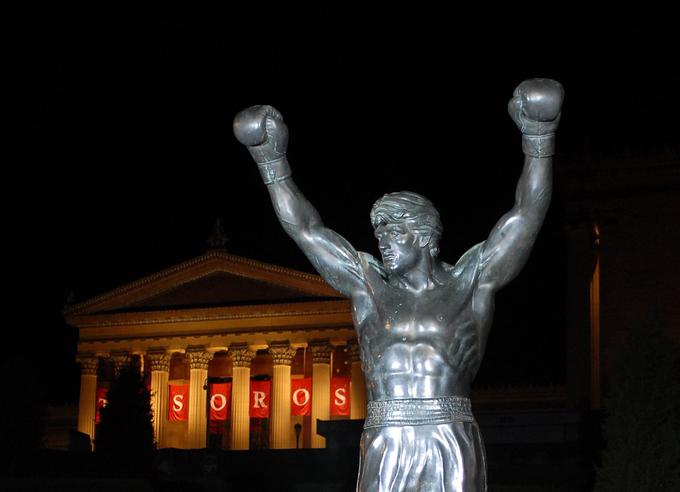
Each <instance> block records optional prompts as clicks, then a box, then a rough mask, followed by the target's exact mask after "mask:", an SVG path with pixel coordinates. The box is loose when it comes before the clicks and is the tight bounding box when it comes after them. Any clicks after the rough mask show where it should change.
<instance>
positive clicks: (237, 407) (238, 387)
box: [229, 345, 255, 450]
mask: <svg viewBox="0 0 680 492" xmlns="http://www.w3.org/2000/svg"><path fill="white" fill-rule="evenodd" d="M229 355H230V356H231V360H232V380H231V449H232V450H237V449H248V448H250V362H251V361H252V360H253V357H255V352H254V351H252V350H250V349H249V348H248V347H247V346H246V345H237V346H234V345H232V346H231V347H229Z"/></svg>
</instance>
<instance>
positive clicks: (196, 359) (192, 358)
mask: <svg viewBox="0 0 680 492" xmlns="http://www.w3.org/2000/svg"><path fill="white" fill-rule="evenodd" d="M185 355H186V357H187V358H188V359H189V368H191V369H204V370H207V369H208V363H209V362H210V361H211V360H212V358H213V356H214V355H215V354H213V353H212V352H208V351H206V350H205V347H187V351H186V352H185Z"/></svg>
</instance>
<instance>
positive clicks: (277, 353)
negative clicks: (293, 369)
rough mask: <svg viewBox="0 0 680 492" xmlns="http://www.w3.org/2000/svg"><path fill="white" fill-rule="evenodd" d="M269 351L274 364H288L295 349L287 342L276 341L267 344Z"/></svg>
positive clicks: (291, 360)
mask: <svg viewBox="0 0 680 492" xmlns="http://www.w3.org/2000/svg"><path fill="white" fill-rule="evenodd" d="M269 353H270V354H271V355H272V359H273V362H274V365H275V366H289V365H291V364H292V362H293V357H295V354H296V353H297V349H296V348H293V347H291V346H290V344H289V343H288V342H285V343H280V342H278V343H271V344H269Z"/></svg>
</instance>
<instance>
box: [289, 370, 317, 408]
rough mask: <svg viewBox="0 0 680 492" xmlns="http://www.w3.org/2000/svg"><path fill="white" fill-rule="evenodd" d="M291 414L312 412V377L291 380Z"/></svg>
mask: <svg viewBox="0 0 680 492" xmlns="http://www.w3.org/2000/svg"><path fill="white" fill-rule="evenodd" d="M290 414H291V415H311V414H312V378H301V379H292V380H291V381H290Z"/></svg>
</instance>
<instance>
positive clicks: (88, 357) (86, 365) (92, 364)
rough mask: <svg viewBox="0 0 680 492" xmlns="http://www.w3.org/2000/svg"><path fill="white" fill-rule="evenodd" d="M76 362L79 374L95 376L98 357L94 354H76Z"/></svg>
mask: <svg viewBox="0 0 680 492" xmlns="http://www.w3.org/2000/svg"><path fill="white" fill-rule="evenodd" d="M76 362H77V363H78V364H80V373H81V374H95V375H96V374H97V368H98V367H99V357H97V356H96V355H95V354H78V355H76Z"/></svg>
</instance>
